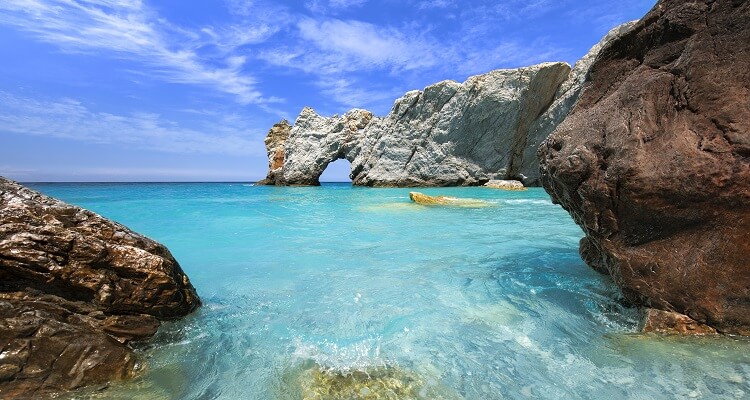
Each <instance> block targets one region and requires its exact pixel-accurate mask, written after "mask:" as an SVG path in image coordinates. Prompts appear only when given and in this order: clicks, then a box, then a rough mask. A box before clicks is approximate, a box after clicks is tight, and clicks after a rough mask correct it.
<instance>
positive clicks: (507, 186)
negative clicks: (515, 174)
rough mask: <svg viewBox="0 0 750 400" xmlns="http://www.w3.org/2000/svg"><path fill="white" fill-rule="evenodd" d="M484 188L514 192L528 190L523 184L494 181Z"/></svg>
mask: <svg viewBox="0 0 750 400" xmlns="http://www.w3.org/2000/svg"><path fill="white" fill-rule="evenodd" d="M483 186H484V187H488V188H492V189H502V190H512V191H523V190H527V189H526V187H525V186H524V185H523V183H521V182H519V181H513V180H509V181H508V180H492V181H489V182H487V183H485V184H484V185H483Z"/></svg>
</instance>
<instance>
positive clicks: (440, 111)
mask: <svg viewBox="0 0 750 400" xmlns="http://www.w3.org/2000/svg"><path fill="white" fill-rule="evenodd" d="M632 25H633V24H632V23H631V24H625V25H622V26H620V27H618V28H615V29H613V30H612V31H611V32H610V33H609V34H608V35H607V36H606V37H605V38H603V39H602V41H601V42H600V43H598V44H597V45H596V46H594V47H593V48H592V49H591V51H590V52H589V53H588V54H587V55H586V56H585V57H584V58H583V59H581V61H579V62H578V63H576V67H575V68H574V69H573V71H572V72H571V71H570V67H569V66H568V65H567V64H564V63H545V64H539V65H535V66H532V67H527V68H519V69H514V70H496V71H492V72H489V73H487V74H484V75H478V76H474V77H471V78H469V79H468V80H467V81H466V82H464V83H463V84H461V83H457V82H453V81H443V82H440V83H437V84H435V85H432V86H429V87H427V88H425V89H424V90H423V91H412V92H408V93H406V94H405V95H404V96H403V97H401V98H400V99H398V100H396V102H395V104H394V106H393V109H392V110H391V112H390V113H389V114H388V115H387V116H385V117H383V118H377V117H373V116H372V114H371V113H369V112H367V111H364V110H357V109H355V110H352V111H350V112H348V113H347V114H345V115H343V116H334V117H331V118H325V117H321V116H319V115H317V114H316V113H315V112H314V111H313V110H312V109H310V108H305V109H304V110H303V111H302V113H301V114H300V115H299V117H298V118H297V121H296V122H295V124H294V126H293V127H292V128H291V129H290V130H288V132H289V134H288V135H287V136H288V137H287V136H284V135H279V134H278V133H277V131H278V130H279V129H281V128H277V127H279V126H280V125H278V124H277V125H276V126H274V128H273V129H271V132H269V136H268V138H267V140H266V146H267V148H268V153H269V173H268V177H267V178H266V179H264V180H263V181H261V182H259V183H260V184H279V185H317V184H319V182H318V179H319V177H320V175H321V174H322V173H323V171H324V170H325V167H326V166H327V165H328V164H329V163H330V162H332V161H334V160H337V159H347V160H349V161H350V162H351V164H352V173H351V176H350V177H351V178H352V182H353V184H355V185H363V186H458V185H481V184H484V183H486V182H488V181H490V180H496V179H518V180H521V181H523V183H524V184H525V185H527V186H534V185H538V184H539V162H538V160H537V157H536V150H537V148H538V147H539V144H540V143H541V142H542V141H543V140H544V139H546V137H547V136H548V135H549V134H550V133H551V132H552V130H554V128H555V127H556V126H557V125H558V124H559V123H560V122H562V120H563V119H564V118H565V116H566V115H567V113H568V111H569V110H570V109H571V108H572V107H573V105H574V104H575V102H576V101H577V100H578V96H579V94H580V90H581V85H582V83H583V81H584V80H585V79H584V78H585V76H586V74H587V73H588V69H589V67H590V66H591V64H592V63H593V60H594V58H595V57H596V55H597V54H598V53H599V51H600V50H601V48H603V47H604V44H605V43H606V42H608V41H610V40H612V39H614V38H616V37H618V36H619V35H621V34H623V33H624V32H626V31H627V30H628V29H629V28H630V27H631V26H632ZM284 124H286V121H283V122H282V125H284ZM285 126H288V125H285ZM284 129H285V128H284ZM282 136H283V139H278V138H281V137H282ZM272 138H273V139H272ZM269 143H272V145H270V146H269ZM279 149H281V152H283V154H284V155H283V156H280V154H281V153H280V152H279ZM279 160H281V162H280V163H279ZM279 165H281V167H280V168H279Z"/></svg>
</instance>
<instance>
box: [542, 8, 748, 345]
mask: <svg viewBox="0 0 750 400" xmlns="http://www.w3.org/2000/svg"><path fill="white" fill-rule="evenodd" d="M539 156H540V161H541V170H542V182H543V184H544V187H545V189H546V190H547V191H548V192H549V194H550V195H551V196H552V198H553V200H554V201H556V202H558V203H560V204H561V205H562V206H563V207H564V208H565V209H566V210H568V212H569V213H570V214H571V216H572V217H573V218H574V219H575V221H576V222H577V223H578V225H580V226H581V227H582V228H583V230H584V232H585V234H586V237H585V238H584V239H583V240H582V241H581V246H580V249H581V255H582V256H583V258H584V260H585V261H586V262H587V263H588V264H589V265H591V266H592V267H593V268H595V269H596V270H598V271H601V272H603V273H606V274H609V275H610V276H611V277H612V278H613V279H614V281H615V282H616V283H617V284H618V285H619V286H620V287H621V288H622V291H623V292H624V294H625V295H626V297H627V298H628V299H630V300H631V301H633V302H634V303H636V304H639V305H642V306H644V307H650V308H653V309H657V310H660V311H654V312H649V313H648V319H647V321H646V329H647V330H652V331H662V332H663V331H673V332H682V333H687V332H698V333H707V332H711V331H713V330H715V331H718V332H723V333H729V334H743V335H748V334H750V2H748V1H743V0H720V1H718V0H717V1H714V0H698V1H690V2H685V1H679V0H662V1H659V3H658V4H657V5H656V6H655V7H654V8H653V9H652V11H651V12H649V13H648V14H647V15H646V16H645V17H644V18H643V19H642V20H641V21H640V22H638V23H637V24H636V25H635V26H634V27H632V29H630V30H629V31H627V32H625V33H623V34H622V35H620V36H619V37H617V38H615V39H614V40H612V41H611V42H610V43H609V44H607V45H606V46H605V47H604V48H603V49H602V51H601V52H600V54H599V55H598V56H597V58H596V61H595V62H594V63H593V65H592V66H591V69H590V72H589V76H588V79H587V80H586V82H585V84H584V90H583V92H582V94H581V96H580V99H579V100H578V102H577V104H576V106H575V107H574V109H573V110H572V112H571V113H570V115H569V116H568V117H567V118H566V119H565V121H564V122H563V123H562V124H561V125H560V126H558V127H557V129H556V130H555V132H554V134H552V135H551V136H550V137H549V138H548V139H547V140H546V141H545V142H544V143H543V145H542V146H541V148H540V152H539Z"/></svg>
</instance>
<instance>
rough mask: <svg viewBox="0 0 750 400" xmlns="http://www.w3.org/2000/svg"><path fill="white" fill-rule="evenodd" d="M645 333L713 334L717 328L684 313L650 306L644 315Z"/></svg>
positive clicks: (643, 329)
mask: <svg viewBox="0 0 750 400" xmlns="http://www.w3.org/2000/svg"><path fill="white" fill-rule="evenodd" d="M641 331H643V332H644V333H664V334H670V335H713V334H716V329H714V328H711V327H710V326H708V325H704V324H701V323H698V322H696V321H695V320H694V319H692V318H690V317H688V316H687V315H684V314H679V313H676V312H672V311H664V310H656V309H653V308H649V309H647V310H646V313H645V315H644V317H643V327H642V328H641Z"/></svg>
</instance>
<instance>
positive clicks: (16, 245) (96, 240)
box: [0, 177, 200, 398]
mask: <svg viewBox="0 0 750 400" xmlns="http://www.w3.org/2000/svg"><path fill="white" fill-rule="evenodd" d="M199 304H200V301H199V299H198V296H197V294H196V292H195V289H194V288H193V286H192V285H191V284H190V281H189V280H188V278H187V276H186V275H185V274H184V273H183V272H182V269H181V268H180V266H179V264H178V263H177V261H175V259H174V258H173V257H172V255H171V254H170V253H169V251H168V250H167V249H166V248H165V247H164V246H162V245H161V244H159V243H156V242H154V241H153V240H150V239H148V238H146V237H143V236H141V235H139V234H137V233H134V232H132V231H130V230H129V229H128V228H126V227H124V226H122V225H120V224H117V223H115V222H112V221H109V220H106V219H104V218H102V217H100V216H99V215H97V214H94V213H92V212H90V211H87V210H84V209H81V208H79V207H75V206H72V205H69V204H65V203H63V202H61V201H58V200H55V199H52V198H50V197H47V196H44V195H42V194H41V193H38V192H35V191H33V190H30V189H27V188H24V187H23V186H21V185H19V184H17V183H15V182H13V181H10V180H7V179H5V178H2V177H0V397H2V398H15V397H19V398H40V397H44V396H47V395H49V394H51V393H55V392H59V391H65V390H71V389H75V388H78V387H82V386H86V385H90V384H96V383H103V382H107V381H110V380H116V379H123V378H126V377H130V376H133V375H134V374H135V373H136V372H137V371H136V370H135V368H136V365H137V363H136V359H135V356H134V354H133V351H132V350H131V349H130V348H129V347H128V346H127V343H128V342H129V341H132V340H142V339H146V338H149V337H150V336H152V335H153V334H154V333H155V332H156V330H157V328H158V327H159V325H160V322H159V321H160V320H171V319H175V318H178V317H181V316H184V315H186V314H188V313H190V312H191V311H193V310H194V309H195V308H196V307H197V306H198V305H199Z"/></svg>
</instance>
